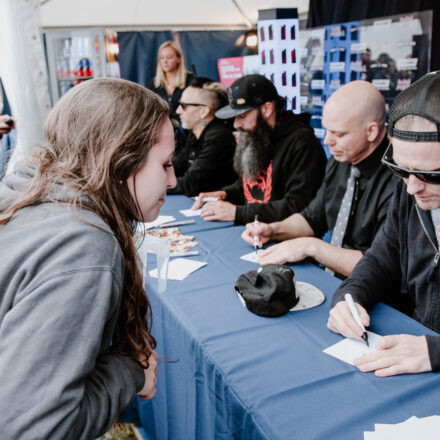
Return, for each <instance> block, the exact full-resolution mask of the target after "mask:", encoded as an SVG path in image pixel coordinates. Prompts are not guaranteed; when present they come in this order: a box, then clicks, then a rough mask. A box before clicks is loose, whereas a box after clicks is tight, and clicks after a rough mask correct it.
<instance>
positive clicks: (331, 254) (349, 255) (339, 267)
mask: <svg viewBox="0 0 440 440" xmlns="http://www.w3.org/2000/svg"><path fill="white" fill-rule="evenodd" d="M310 257H312V258H314V259H315V260H316V261H318V262H319V263H321V264H323V265H324V266H326V267H328V268H330V269H332V270H334V271H335V272H336V273H339V274H341V275H344V276H348V275H350V274H351V272H352V271H353V269H354V268H355V266H356V264H357V263H358V262H359V260H360V259H361V258H362V257H363V253H362V252H361V251H357V250H354V249H344V248H341V247H338V246H334V245H332V244H330V243H327V242H325V241H323V240H320V239H316V240H315V241H314V245H313V246H312V248H311V251H310Z"/></svg>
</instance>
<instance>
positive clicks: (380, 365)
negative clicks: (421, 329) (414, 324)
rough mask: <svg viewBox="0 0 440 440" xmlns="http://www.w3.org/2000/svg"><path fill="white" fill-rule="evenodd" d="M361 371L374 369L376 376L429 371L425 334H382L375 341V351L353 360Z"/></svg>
mask: <svg viewBox="0 0 440 440" xmlns="http://www.w3.org/2000/svg"><path fill="white" fill-rule="evenodd" d="M353 364H354V365H355V366H356V367H358V368H359V370H361V371H363V372H367V371H374V372H375V374H376V376H377V377H386V376H395V375H396V374H406V373H423V372H425V371H431V370H432V367H431V362H430V360H429V354H428V344H427V342H426V338H425V336H412V335H391V336H384V337H383V338H381V339H380V340H379V341H378V342H377V343H376V351H375V352H373V353H370V354H367V355H365V356H362V357H360V358H357V359H355V360H354V361H353Z"/></svg>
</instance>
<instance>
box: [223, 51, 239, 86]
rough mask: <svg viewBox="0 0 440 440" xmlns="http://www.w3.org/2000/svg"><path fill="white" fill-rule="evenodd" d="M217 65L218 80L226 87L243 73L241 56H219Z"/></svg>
mask: <svg viewBox="0 0 440 440" xmlns="http://www.w3.org/2000/svg"><path fill="white" fill-rule="evenodd" d="M217 66H218V76H219V78H220V82H221V83H222V84H223V85H224V86H226V87H229V86H230V85H231V84H232V83H233V82H234V81H235V80H236V79H237V78H241V77H242V76H243V75H244V72H243V57H231V58H219V59H218V60H217Z"/></svg>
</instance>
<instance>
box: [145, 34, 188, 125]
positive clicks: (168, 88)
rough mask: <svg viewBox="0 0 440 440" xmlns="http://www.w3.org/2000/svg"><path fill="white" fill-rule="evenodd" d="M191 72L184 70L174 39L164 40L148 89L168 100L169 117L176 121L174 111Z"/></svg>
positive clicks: (180, 53)
mask: <svg viewBox="0 0 440 440" xmlns="http://www.w3.org/2000/svg"><path fill="white" fill-rule="evenodd" d="M192 78H193V75H192V73H190V72H187V71H186V70H185V62H184V59H183V54H182V50H181V49H180V47H179V46H178V44H176V43H175V42H174V41H165V43H163V44H162V45H161V46H160V47H159V51H158V56H157V65H156V76H155V77H154V79H153V81H152V83H151V85H150V89H151V90H152V91H153V92H155V93H157V94H158V95H159V96H160V97H161V98H163V99H165V101H167V102H168V105H169V107H170V113H171V114H170V117H171V119H173V120H176V121H178V123H179V124H180V118H179V116H178V115H177V113H176V110H177V107H178V106H179V101H180V97H181V96H182V92H183V90H184V89H185V87H187V86H188V84H189V83H190V81H191V79H192Z"/></svg>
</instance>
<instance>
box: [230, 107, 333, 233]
mask: <svg viewBox="0 0 440 440" xmlns="http://www.w3.org/2000/svg"><path fill="white" fill-rule="evenodd" d="M309 120H310V115H309V114H307V113H302V114H299V115H295V114H293V113H292V112H290V111H283V113H282V114H281V115H280V123H279V124H278V125H277V126H276V128H275V130H274V137H273V145H272V160H271V162H270V163H269V165H268V167H267V169H265V170H262V173H261V174H260V176H259V178H258V179H257V180H255V181H248V180H247V179H244V178H243V177H240V178H239V179H237V180H236V182H235V183H234V184H232V185H230V186H228V187H224V188H223V190H225V191H226V194H227V196H226V200H227V201H228V202H231V203H233V204H234V205H238V206H237V207H236V211H235V224H238V225H244V224H246V223H248V222H252V221H254V218H255V215H256V214H258V217H259V220H260V221H263V222H266V223H270V222H275V221H280V220H283V219H285V218H286V217H289V215H291V214H293V213H295V212H299V211H301V210H302V209H304V207H306V206H307V204H308V203H309V202H310V201H311V200H312V199H313V197H314V196H315V194H316V191H317V190H318V188H319V187H320V185H321V182H322V178H323V176H324V171H325V164H326V158H325V154H324V150H323V149H322V146H321V144H320V142H319V140H318V139H317V138H316V137H315V135H314V133H313V129H312V128H311V127H310V125H309Z"/></svg>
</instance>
